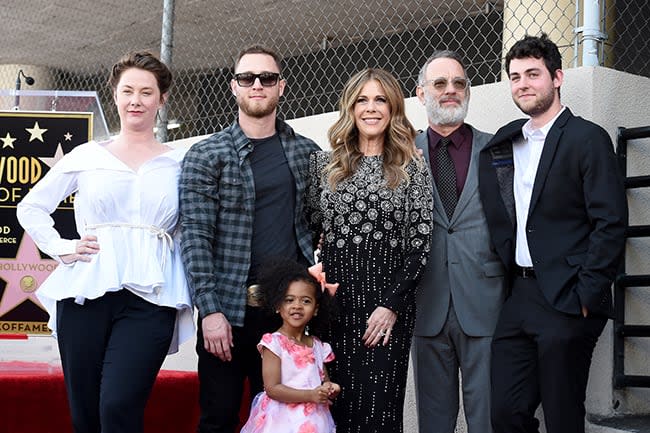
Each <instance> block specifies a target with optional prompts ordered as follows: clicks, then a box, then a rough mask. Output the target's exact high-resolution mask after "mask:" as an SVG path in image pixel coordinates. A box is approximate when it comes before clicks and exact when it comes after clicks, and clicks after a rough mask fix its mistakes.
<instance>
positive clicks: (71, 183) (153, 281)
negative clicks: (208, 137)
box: [16, 141, 195, 353]
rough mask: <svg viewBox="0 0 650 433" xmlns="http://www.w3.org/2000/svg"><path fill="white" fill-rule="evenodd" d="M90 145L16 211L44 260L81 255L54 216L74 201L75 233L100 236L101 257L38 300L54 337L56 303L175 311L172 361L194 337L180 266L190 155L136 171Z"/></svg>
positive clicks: (74, 267)
mask: <svg viewBox="0 0 650 433" xmlns="http://www.w3.org/2000/svg"><path fill="white" fill-rule="evenodd" d="M106 144H107V143H106V142H104V143H97V142H94V141H91V142H89V143H86V144H82V145H80V146H77V147H75V148H74V149H73V150H72V151H71V152H69V153H68V154H66V155H65V156H64V157H63V158H62V159H61V160H60V161H59V162H58V163H56V164H55V165H54V167H52V169H50V171H49V172H48V173H47V175H46V176H45V177H43V179H41V180H40V181H39V182H38V183H37V184H36V185H35V186H34V187H33V188H32V190H31V191H30V192H29V193H28V194H27V195H26V196H25V198H24V199H23V200H22V201H21V202H20V203H19V204H18V206H17V210H16V213H17V217H18V220H19V222H20V224H21V225H22V226H23V227H24V228H25V231H26V232H27V233H28V234H29V236H30V237H31V238H32V239H33V240H34V242H35V243H36V245H37V246H38V247H39V248H40V249H41V250H42V251H43V252H45V253H46V254H48V255H50V256H52V258H54V259H55V260H57V261H59V263H61V260H60V258H59V256H60V255H64V254H71V253H74V252H75V248H76V242H77V240H71V239H62V238H61V236H60V234H59V233H58V232H57V231H56V229H55V228H54V221H53V219H52V218H51V217H50V214H51V213H52V212H54V210H55V209H56V208H57V206H58V205H59V203H60V202H61V200H63V199H64V198H66V197H67V196H69V195H70V194H72V193H75V199H74V215H75V223H76V228H77V232H78V233H79V234H80V235H81V236H83V235H85V234H94V235H95V236H97V242H98V243H99V252H98V253H97V254H93V255H90V258H91V260H90V262H81V261H77V262H74V263H72V264H70V265H65V264H60V265H59V266H57V268H56V269H55V270H54V272H53V273H52V274H51V275H50V276H49V277H48V278H47V279H46V280H45V281H44V282H43V283H42V284H41V285H40V287H39V289H38V292H37V296H38V299H39V300H40V301H41V303H42V304H43V306H44V307H45V309H46V310H47V312H48V313H49V315H50V319H49V322H48V327H49V328H50V329H52V331H53V334H54V335H56V302H57V301H59V300H61V299H65V298H75V300H76V302H77V303H79V304H83V303H84V301H85V300H86V299H96V298H99V297H101V296H103V295H104V294H105V293H107V292H115V291H118V290H122V289H127V290H129V291H131V292H132V293H134V294H136V295H137V296H140V297H141V298H143V299H145V300H146V301H148V302H151V303H153V304H156V305H161V306H167V307H172V308H175V309H176V310H177V315H176V327H175V331H174V338H173V340H172V344H171V346H170V350H169V353H173V352H176V351H177V350H178V345H179V344H180V343H182V342H183V341H185V340H187V339H189V338H190V337H192V336H193V335H194V330H195V328H194V319H193V307H192V299H191V295H190V290H189V287H188V284H187V280H186V278H185V272H184V268H183V265H182V262H181V258H180V251H179V250H180V248H179V236H178V235H177V234H176V233H175V228H176V224H177V222H178V178H179V176H180V169H181V168H180V164H181V161H182V160H183V156H184V155H185V151H186V150H185V149H174V150H170V151H168V152H166V153H164V154H162V155H159V156H157V157H155V158H152V159H150V160H149V161H147V162H145V163H144V164H143V165H142V166H141V167H140V168H139V169H138V170H137V171H134V170H132V169H131V168H130V167H128V166H127V165H126V164H124V163H123V162H122V161H121V160H120V159H118V158H117V157H116V156H114V155H113V154H112V153H111V152H109V151H108V150H107V149H106V148H105V145H106Z"/></svg>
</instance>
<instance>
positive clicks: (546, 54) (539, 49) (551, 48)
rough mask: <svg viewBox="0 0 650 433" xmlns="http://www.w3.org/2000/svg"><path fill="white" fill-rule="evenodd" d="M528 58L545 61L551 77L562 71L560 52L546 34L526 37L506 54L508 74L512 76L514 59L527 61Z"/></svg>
mask: <svg viewBox="0 0 650 433" xmlns="http://www.w3.org/2000/svg"><path fill="white" fill-rule="evenodd" d="M528 57H534V58H536V59H542V60H544V64H545V65H546V69H548V72H550V74H551V77H555V71H557V70H558V69H562V55H561V54H560V50H559V49H558V47H557V45H555V43H554V42H553V41H551V40H550V39H549V38H548V35H547V34H546V33H542V34H541V35H540V36H530V35H526V36H524V38H523V39H521V40H519V41H517V42H516V43H515V44H514V45H513V46H512V48H510V50H509V51H508V54H506V73H507V74H508V75H510V62H511V61H512V59H525V58H528Z"/></svg>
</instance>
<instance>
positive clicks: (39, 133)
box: [25, 122, 47, 143]
mask: <svg viewBox="0 0 650 433" xmlns="http://www.w3.org/2000/svg"><path fill="white" fill-rule="evenodd" d="M25 130H26V131H27V132H29V133H30V134H31V135H30V136H29V141H30V142H32V141H34V140H41V143H44V141H43V133H44V132H45V131H47V129H44V128H41V127H40V126H38V122H34V127H33V128H25Z"/></svg>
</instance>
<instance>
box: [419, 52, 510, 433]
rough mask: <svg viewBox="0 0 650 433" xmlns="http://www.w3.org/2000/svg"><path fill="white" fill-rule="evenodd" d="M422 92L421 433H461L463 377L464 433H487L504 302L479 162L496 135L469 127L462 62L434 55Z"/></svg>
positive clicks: (424, 73)
mask: <svg viewBox="0 0 650 433" xmlns="http://www.w3.org/2000/svg"><path fill="white" fill-rule="evenodd" d="M418 83H419V85H418V88H417V95H418V98H419V99H420V101H421V102H422V104H423V105H424V106H425V108H426V111H427V117H428V120H429V128H427V130H426V131H425V132H423V133H421V134H419V135H418V136H417V137H416V139H415V143H416V146H417V147H418V148H419V149H422V153H423V155H424V157H425V159H426V160H427V162H428V163H429V166H430V168H431V172H432V175H433V179H434V181H435V182H434V183H433V189H434V193H433V198H434V210H433V233H432V234H433V236H432V245H431V251H432V254H431V257H430V259H429V261H428V262H427V267H426V271H425V273H424V275H423V276H422V279H421V280H420V287H419V288H418V299H417V305H418V309H417V315H416V322H415V332H414V337H413V346H412V355H413V358H412V359H413V366H414V371H415V386H416V401H417V408H418V420H419V430H420V433H434V432H436V433H453V432H454V431H455V427H456V420H457V418H458V410H459V380H458V373H459V370H460V373H461V375H462V383H463V403H464V408H465V418H466V421H467V431H468V433H490V432H491V431H492V428H491V426H490V401H489V398H490V343H491V341H492V335H493V333H494V328H495V326H496V322H497V319H498V317H499V310H500V309H501V305H502V303H503V300H504V298H505V283H504V273H505V271H504V267H503V265H502V264H501V263H500V261H499V258H498V256H497V255H496V253H494V252H493V249H492V248H491V246H490V236H489V232H488V227H487V222H486V220H485V215H484V213H483V208H482V206H481V201H480V200H479V194H478V169H477V167H478V156H479V152H480V151H481V149H482V148H483V147H484V146H485V145H486V144H487V142H488V141H489V140H490V138H491V135H489V134H486V133H484V132H481V131H478V130H476V129H474V128H473V127H471V126H470V125H468V124H466V123H465V116H466V115H467V106H468V103H469V95H470V85H469V80H468V79H467V73H466V70H465V67H464V65H463V61H462V58H461V57H460V55H458V54H457V53H455V52H453V51H436V52H435V53H434V54H433V55H432V56H431V57H429V59H428V60H427V61H426V63H425V64H424V66H423V67H422V69H421V71H420V75H419V78H418Z"/></svg>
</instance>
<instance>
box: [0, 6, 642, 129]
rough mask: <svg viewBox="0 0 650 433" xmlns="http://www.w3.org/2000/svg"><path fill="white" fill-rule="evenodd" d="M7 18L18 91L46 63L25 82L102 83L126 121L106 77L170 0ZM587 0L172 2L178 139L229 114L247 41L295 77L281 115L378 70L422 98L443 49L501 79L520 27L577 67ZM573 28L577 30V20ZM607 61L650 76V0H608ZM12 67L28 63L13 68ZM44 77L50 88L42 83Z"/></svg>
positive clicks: (155, 44)
mask: <svg viewBox="0 0 650 433" xmlns="http://www.w3.org/2000/svg"><path fill="white" fill-rule="evenodd" d="M4 3H5V4H4V5H0V24H1V25H2V28H3V29H4V34H5V35H9V36H8V38H9V39H8V40H7V41H6V43H5V47H4V49H3V51H4V54H3V53H1V52H0V65H5V66H4V67H3V66H0V83H8V84H5V85H6V86H8V87H10V88H12V86H13V83H14V82H15V80H16V74H17V71H18V67H22V68H23V70H24V71H25V73H27V74H29V73H30V66H38V67H41V68H42V67H44V68H46V70H47V71H48V79H47V80H40V83H39V82H38V81H39V80H37V83H35V84H34V86H32V87H27V86H26V85H25V83H24V80H23V83H22V88H23V89H27V88H30V89H31V88H36V89H46V88H49V89H58V90H93V91H97V92H98V93H99V95H100V98H101V101H102V105H103V107H104V110H105V115H106V118H107V121H108V124H109V129H110V130H111V131H112V132H115V131H117V130H118V128H119V121H118V118H117V114H116V112H115V109H114V107H113V104H112V97H111V94H110V91H109V90H108V88H107V87H106V84H105V83H106V78H107V73H108V70H109V67H110V65H112V63H113V62H114V61H115V60H116V59H117V58H119V57H120V56H121V55H122V54H123V53H125V52H127V51H129V50H132V49H141V48H148V49H152V50H154V51H156V52H158V51H159V49H160V38H161V28H162V20H163V0H140V1H138V2H125V1H120V0H106V1H97V0H89V1H87V2H77V1H75V0H61V1H60V2H56V4H53V2H49V1H45V0H32V1H29V2H24V1H22V0H5V1H4ZM582 7H583V5H582V1H578V2H576V1H572V0H559V1H558V0H553V1H551V0H521V1H514V0H429V1H421V0H401V1H383V0H367V1H365V2H357V1H351V0H328V1H321V0H239V1H235V0H176V4H175V20H174V25H173V36H172V37H173V51H172V68H173V70H174V72H175V80H174V87H173V88H172V96H171V98H170V101H169V105H168V119H169V121H170V124H171V125H170V126H172V125H173V126H177V127H176V128H175V129H170V131H169V139H170V140H173V139H180V138H187V137H191V136H196V135H203V134H208V133H212V132H214V131H216V130H219V129H221V128H223V127H224V126H226V125H228V124H230V123H231V122H232V121H233V120H234V118H235V116H236V104H235V100H234V97H233V96H232V94H231V93H230V90H229V80H230V78H231V76H232V70H231V67H232V60H233V58H234V57H235V56H236V54H237V52H238V51H239V50H240V49H241V48H242V47H245V46H247V45H249V44H252V43H262V44H264V45H268V46H270V47H272V48H274V49H276V50H278V51H279V52H280V53H281V54H282V55H283V56H284V58H285V61H284V65H283V67H284V70H283V76H284V77H285V78H286V79H287V82H288V86H287V91H286V92H285V96H284V98H283V100H282V102H281V115H282V116H283V117H285V118H288V119H291V118H296V117H303V116H309V115H313V114H318V113H323V112H328V111H333V110H336V109H337V100H338V96H339V92H340V90H341V89H342V87H343V85H344V83H345V82H346V80H347V79H348V78H349V77H350V75H352V74H353V73H355V72H357V71H358V70H360V69H362V68H366V67H382V68H385V69H388V70H389V71H391V72H392V73H393V74H394V75H395V76H397V77H398V78H399V80H400V82H401V83H402V85H403V89H404V92H405V94H406V95H407V96H413V95H414V94H415V86H416V79H417V75H418V71H419V68H420V66H421V65H422V64H423V63H424V61H425V60H426V58H427V57H428V56H429V55H430V54H431V52H432V51H433V50H435V49H442V48H445V49H453V50H457V51H459V52H460V53H462V54H463V56H464V57H465V60H466V63H467V65H468V73H469V76H470V80H471V82H472V85H474V86H477V85H481V84H485V83H491V82H495V81H499V80H501V79H502V58H503V57H504V53H505V52H506V51H507V49H508V48H509V47H510V46H511V45H512V44H513V43H514V42H515V41H516V40H518V39H520V38H521V37H522V36H523V35H524V34H526V33H528V34H539V33H540V32H541V31H544V32H546V33H548V34H549V36H550V37H551V38H552V39H553V40H554V41H555V42H556V43H557V44H558V45H559V46H560V47H561V51H562V54H563V58H564V60H565V67H572V66H579V65H580V62H581V60H580V51H581V46H582V34H581V33H580V31H579V30H580V27H581V26H583V25H584V24H583V23H582V22H581V12H582ZM576 29H578V32H576V31H575V30H576ZM600 30H601V32H602V35H603V37H604V41H602V43H601V42H599V43H598V49H599V59H600V62H601V64H602V65H605V66H609V67H613V68H616V69H618V70H622V71H626V72H630V73H633V74H639V75H644V76H648V77H650V45H649V44H650V42H649V41H650V38H648V36H647V35H648V34H650V8H649V7H648V5H647V2H646V1H645V0H601V10H600ZM9 65H19V66H16V67H15V68H12V67H10V66H9ZM41 86H47V87H41Z"/></svg>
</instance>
